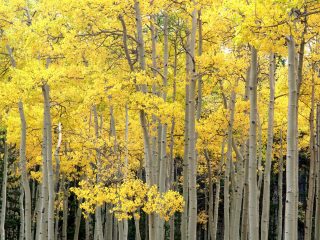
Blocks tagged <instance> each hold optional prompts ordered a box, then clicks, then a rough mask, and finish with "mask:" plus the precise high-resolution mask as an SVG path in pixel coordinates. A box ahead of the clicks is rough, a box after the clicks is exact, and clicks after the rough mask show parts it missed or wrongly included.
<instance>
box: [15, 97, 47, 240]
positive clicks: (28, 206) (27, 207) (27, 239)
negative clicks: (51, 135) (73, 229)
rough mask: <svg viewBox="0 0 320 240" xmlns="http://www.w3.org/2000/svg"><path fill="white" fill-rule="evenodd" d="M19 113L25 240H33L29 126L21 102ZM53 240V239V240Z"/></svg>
mask: <svg viewBox="0 0 320 240" xmlns="http://www.w3.org/2000/svg"><path fill="white" fill-rule="evenodd" d="M19 113H20V121H21V140H20V169H21V179H22V185H23V189H24V199H25V200H24V207H25V209H24V211H25V213H24V218H25V220H24V223H25V229H24V231H25V240H31V222H32V221H31V192H30V185H29V179H28V169H27V159H26V138H27V124H26V119H25V116H24V109H23V104H22V102H21V101H19ZM52 240H53V239H52Z"/></svg>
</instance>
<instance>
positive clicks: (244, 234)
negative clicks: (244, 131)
mask: <svg viewBox="0 0 320 240" xmlns="http://www.w3.org/2000/svg"><path fill="white" fill-rule="evenodd" d="M248 147H249V141H247V143H246V146H245V149H246V154H245V180H244V190H243V204H242V222H241V240H248V224H249V217H248V215H249V212H248V208H249V151H248Z"/></svg>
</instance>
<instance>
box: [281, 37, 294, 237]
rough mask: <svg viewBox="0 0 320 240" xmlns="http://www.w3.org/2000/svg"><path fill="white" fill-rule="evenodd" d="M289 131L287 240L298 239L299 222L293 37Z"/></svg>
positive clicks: (290, 39)
mask: <svg viewBox="0 0 320 240" xmlns="http://www.w3.org/2000/svg"><path fill="white" fill-rule="evenodd" d="M288 86H289V102H288V130H287V161H286V205H285V227H284V229H285V233H284V239H285V240H292V239H296V238H295V237H296V234H297V222H296V219H295V212H296V204H295V203H296V196H297V186H296V179H295V171H296V167H295V165H296V164H297V163H296V160H297V158H296V157H297V153H296V152H297V151H296V150H297V148H296V147H297V143H296V141H297V139H296V131H297V125H296V124H297V121H296V115H297V112H296V111H297V108H296V103H297V83H296V77H295V43H294V39H293V37H292V36H290V37H289V38H288Z"/></svg>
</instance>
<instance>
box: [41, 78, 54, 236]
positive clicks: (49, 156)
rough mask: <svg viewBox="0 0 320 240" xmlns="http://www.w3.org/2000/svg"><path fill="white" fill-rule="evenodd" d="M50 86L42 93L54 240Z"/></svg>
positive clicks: (49, 234)
mask: <svg viewBox="0 0 320 240" xmlns="http://www.w3.org/2000/svg"><path fill="white" fill-rule="evenodd" d="M49 91H50V90H49V86H48V85H47V84H45V85H43V87H42V93H43V98H44V112H45V125H46V131H47V139H46V150H47V153H46V156H47V170H48V196H49V201H48V240H53V239H54V199H55V189H54V175H53V166H52V133H51V114H50V97H49V96H50V94H49Z"/></svg>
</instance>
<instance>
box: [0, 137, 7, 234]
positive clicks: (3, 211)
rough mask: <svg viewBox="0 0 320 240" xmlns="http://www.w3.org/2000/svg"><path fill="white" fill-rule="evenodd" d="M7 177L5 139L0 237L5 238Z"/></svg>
mask: <svg viewBox="0 0 320 240" xmlns="http://www.w3.org/2000/svg"><path fill="white" fill-rule="evenodd" d="M7 179H8V144H7V142H6V139H5V140H4V158H3V180H2V203H1V219H0V224H1V226H0V235H1V236H0V238H1V240H5V238H6V232H5V228H4V224H5V221H6V207H7Z"/></svg>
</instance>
